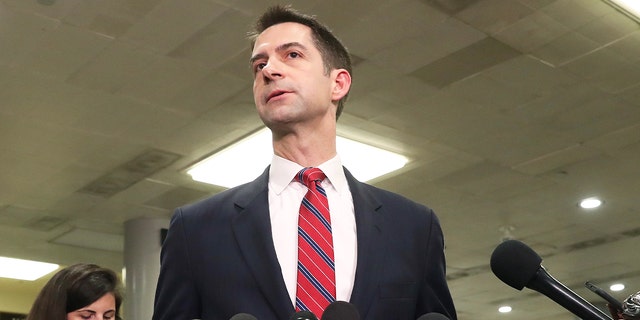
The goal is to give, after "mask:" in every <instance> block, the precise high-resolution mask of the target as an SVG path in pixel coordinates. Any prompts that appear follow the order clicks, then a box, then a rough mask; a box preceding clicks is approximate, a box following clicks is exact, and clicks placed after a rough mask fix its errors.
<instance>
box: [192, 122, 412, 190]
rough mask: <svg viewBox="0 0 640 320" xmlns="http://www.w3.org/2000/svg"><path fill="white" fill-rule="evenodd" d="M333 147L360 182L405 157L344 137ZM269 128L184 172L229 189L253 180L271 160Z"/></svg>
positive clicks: (402, 161) (397, 165)
mask: <svg viewBox="0 0 640 320" xmlns="http://www.w3.org/2000/svg"><path fill="white" fill-rule="evenodd" d="M336 148H337V149H338V154H339V155H340V159H342V163H343V164H344V166H345V167H346V168H347V169H349V171H350V172H351V173H352V174H353V175H354V177H356V179H358V180H360V181H369V180H372V179H374V178H377V177H379V176H382V175H385V174H387V173H389V172H392V171H395V170H398V169H400V168H402V167H404V166H405V164H406V163H407V162H408V161H409V160H408V159H407V158H406V157H404V156H402V155H399V154H397V153H393V152H390V151H387V150H383V149H380V148H376V147H373V146H370V145H367V144H364V143H361V142H357V141H354V140H350V139H347V138H344V137H337V139H336ZM272 157H273V147H272V143H271V131H269V129H267V128H264V129H261V130H259V131H257V132H256V133H254V134H252V135H250V136H248V137H246V138H245V139H242V140H240V141H238V142H237V143H234V144H233V145H231V146H229V147H227V148H225V149H223V150H221V151H219V152H216V153H215V154H213V155H211V156H210V157H208V158H206V159H204V160H202V161H200V162H198V163H196V164H195V165H193V166H192V167H191V168H189V169H188V170H187V174H189V175H191V178H192V179H193V180H196V181H200V182H204V183H209V184H214V185H218V186H221V187H225V188H231V187H234V186H237V185H240V184H242V183H246V182H249V181H252V180H253V179H255V178H256V177H257V176H258V175H260V173H262V171H264V169H265V168H266V167H267V166H268V165H269V163H270V162H271V158H272Z"/></svg>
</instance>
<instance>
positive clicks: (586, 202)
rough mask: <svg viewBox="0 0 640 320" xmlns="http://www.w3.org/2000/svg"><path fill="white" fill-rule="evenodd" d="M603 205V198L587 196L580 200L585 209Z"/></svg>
mask: <svg viewBox="0 0 640 320" xmlns="http://www.w3.org/2000/svg"><path fill="white" fill-rule="evenodd" d="M601 205H602V200H600V199H598V198H587V199H583V200H582V201H580V207H581V208H583V209H595V208H597V207H599V206H601Z"/></svg>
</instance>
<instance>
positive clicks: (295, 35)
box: [251, 22, 335, 129]
mask: <svg viewBox="0 0 640 320" xmlns="http://www.w3.org/2000/svg"><path fill="white" fill-rule="evenodd" d="M251 67H252V70H253V74H254V79H253V97H254V100H255V104H256V108H257V109H258V114H259V115H260V118H261V119H262V120H263V122H264V123H265V124H266V125H267V126H268V127H270V128H272V129H274V128H275V127H282V126H285V127H286V126H288V125H289V126H290V125H293V124H296V123H302V122H309V121H316V120H318V119H323V118H326V117H328V116H329V117H332V119H333V121H334V122H335V105H333V103H332V101H331V100H332V89H333V82H334V81H335V72H331V73H330V74H326V72H325V69H324V65H323V61H322V56H321V55H320V52H319V51H318V49H317V48H316V47H315V45H314V43H313V39H312V36H311V29H309V27H307V26H304V25H302V24H298V23H292V22H287V23H281V24H277V25H274V26H271V27H269V28H267V29H266V30H264V31H263V32H262V33H261V34H260V35H259V36H258V37H257V39H256V42H255V45H254V47H253V52H252V55H251Z"/></svg>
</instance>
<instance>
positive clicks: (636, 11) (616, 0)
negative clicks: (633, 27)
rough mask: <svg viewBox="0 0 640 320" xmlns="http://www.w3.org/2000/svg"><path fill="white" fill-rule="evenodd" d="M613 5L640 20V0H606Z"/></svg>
mask: <svg viewBox="0 0 640 320" xmlns="http://www.w3.org/2000/svg"><path fill="white" fill-rule="evenodd" d="M605 1H606V2H608V3H609V4H610V5H611V6H612V7H614V8H616V9H618V10H620V11H622V12H623V13H624V14H626V15H628V16H629V17H631V18H632V19H635V20H636V21H640V1H638V0H605Z"/></svg>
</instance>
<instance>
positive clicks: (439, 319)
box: [416, 312, 449, 320]
mask: <svg viewBox="0 0 640 320" xmlns="http://www.w3.org/2000/svg"><path fill="white" fill-rule="evenodd" d="M416 320H449V318H447V316H445V315H443V314H441V313H437V312H429V313H427V314H423V315H421V316H420V318H418V319H416Z"/></svg>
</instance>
